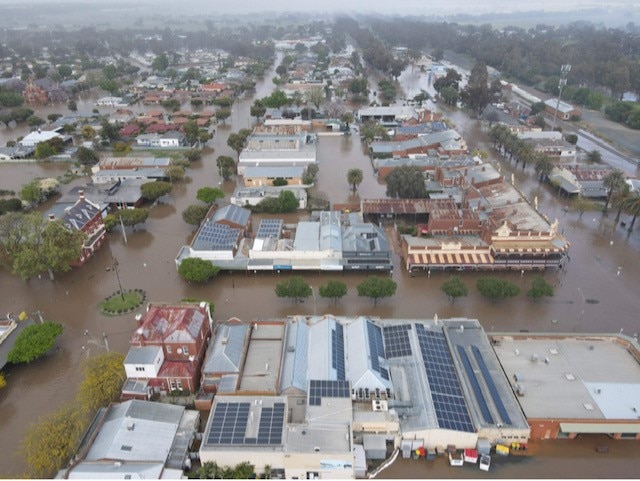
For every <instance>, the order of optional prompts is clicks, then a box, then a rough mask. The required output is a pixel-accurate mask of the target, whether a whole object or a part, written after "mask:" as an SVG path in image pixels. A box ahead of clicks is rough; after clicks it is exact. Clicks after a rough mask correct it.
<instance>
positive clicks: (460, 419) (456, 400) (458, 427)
mask: <svg viewBox="0 0 640 481" xmlns="http://www.w3.org/2000/svg"><path fill="white" fill-rule="evenodd" d="M416 333H417V335H418V344H419V345H420V352H421V354H422V361H423V363H424V369H425V371H426V373H427V379H428V380H429V387H430V388H431V397H432V399H433V405H434V407H435V410H436V417H437V419H438V426H440V427H441V428H443V429H452V430H455V431H464V432H469V433H472V432H475V429H474V427H473V424H472V423H471V417H470V416H469V411H468V409H467V405H466V403H465V401H464V396H463V394H462V388H461V387H460V380H459V379H458V375H457V373H456V369H455V367H454V365H453V358H452V357H451V353H450V352H449V346H448V345H447V341H446V339H445V337H444V334H443V333H442V332H432V331H428V330H426V329H425V327H424V326H423V325H421V324H416Z"/></svg>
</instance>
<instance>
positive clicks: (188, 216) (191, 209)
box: [182, 204, 209, 225]
mask: <svg viewBox="0 0 640 481" xmlns="http://www.w3.org/2000/svg"><path fill="white" fill-rule="evenodd" d="M207 212H209V206H206V205H200V204H192V205H190V206H188V207H187V208H186V209H185V210H183V211H182V220H183V221H185V222H186V223H187V224H191V225H200V224H201V223H202V221H203V220H204V218H205V217H206V216H207Z"/></svg>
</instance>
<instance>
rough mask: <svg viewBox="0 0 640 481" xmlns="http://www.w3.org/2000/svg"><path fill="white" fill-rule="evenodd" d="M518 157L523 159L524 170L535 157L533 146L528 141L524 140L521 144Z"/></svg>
mask: <svg viewBox="0 0 640 481" xmlns="http://www.w3.org/2000/svg"><path fill="white" fill-rule="evenodd" d="M521 142H522V141H521ZM518 157H519V158H520V160H521V161H522V170H524V169H525V167H527V164H528V163H529V162H532V161H533V160H534V159H535V152H534V150H533V146H532V145H531V144H528V143H526V142H522V143H521V144H520V148H519V149H518Z"/></svg>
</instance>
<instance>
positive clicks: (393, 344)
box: [383, 324, 411, 359]
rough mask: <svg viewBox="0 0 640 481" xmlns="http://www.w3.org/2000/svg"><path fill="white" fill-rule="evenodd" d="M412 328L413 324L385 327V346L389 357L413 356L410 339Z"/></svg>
mask: <svg viewBox="0 0 640 481" xmlns="http://www.w3.org/2000/svg"><path fill="white" fill-rule="evenodd" d="M410 330H411V324H400V325H398V326H386V327H385V328H384V329H383V331H384V348H385V353H386V355H387V359H391V358H394V357H404V356H411V343H410V341H409V331H410Z"/></svg>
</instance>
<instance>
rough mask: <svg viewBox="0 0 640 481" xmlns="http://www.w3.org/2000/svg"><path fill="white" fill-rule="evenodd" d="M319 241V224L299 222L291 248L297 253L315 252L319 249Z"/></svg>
mask: <svg viewBox="0 0 640 481" xmlns="http://www.w3.org/2000/svg"><path fill="white" fill-rule="evenodd" d="M319 239H320V223H319V222H299V223H298V227H297V228H296V237H295V240H294V241H293V248H294V250H297V251H317V250H318V249H319V247H320V240H319Z"/></svg>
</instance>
